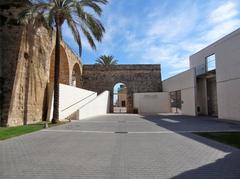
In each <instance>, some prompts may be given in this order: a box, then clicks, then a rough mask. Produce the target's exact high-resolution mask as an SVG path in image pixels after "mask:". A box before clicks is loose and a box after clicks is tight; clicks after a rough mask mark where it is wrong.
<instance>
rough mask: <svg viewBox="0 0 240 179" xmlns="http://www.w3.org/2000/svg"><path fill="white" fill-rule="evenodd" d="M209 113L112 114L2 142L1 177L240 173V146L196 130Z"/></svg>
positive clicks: (204, 126)
mask: <svg viewBox="0 0 240 179" xmlns="http://www.w3.org/2000/svg"><path fill="white" fill-rule="evenodd" d="M239 130H240V125H239V124H234V123H230V122H220V121H217V120H216V119H210V118H204V117H199V118H193V117H187V116H161V115H155V116H141V115H129V114H118V115H114V114H110V115H106V116H101V117H97V118H91V119H88V120H82V121H74V122H71V123H69V124H66V125H62V126H58V127H53V128H49V129H46V130H42V131H39V132H35V133H31V134H27V135H24V136H20V137H16V138H12V139H9V140H5V141H0V178H3V179H10V178H16V179H35V178H36V179H55V178H57V179H92V178H93V179H95V178H96V179H161V178H163V179H164V178H189V179H196V178H201V179H203V178H204V179H205V178H209V179H214V178H216V179H220V178H224V179H226V178H236V179H239V178H240V150H239V149H236V148H233V147H230V146H227V145H224V144H220V143H218V142H215V141H212V140H209V139H206V138H203V137H200V136H197V135H194V134H192V132H194V131H239Z"/></svg>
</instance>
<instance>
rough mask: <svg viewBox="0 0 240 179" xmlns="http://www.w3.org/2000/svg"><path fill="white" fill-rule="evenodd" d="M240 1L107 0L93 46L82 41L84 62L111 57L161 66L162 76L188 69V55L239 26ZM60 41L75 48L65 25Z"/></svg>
mask: <svg viewBox="0 0 240 179" xmlns="http://www.w3.org/2000/svg"><path fill="white" fill-rule="evenodd" d="M239 11H240V1H239V0H110V1H109V4H108V5H107V6H104V7H103V16H102V17H101V21H102V22H103V24H104V26H105V28H106V33H105V35H104V38H103V41H102V43H99V44H97V50H96V51H94V50H92V49H91V48H90V47H89V46H88V44H87V41H86V39H84V38H83V39H82V43H83V55H82V61H83V63H84V64H92V63H94V62H95V59H96V58H97V57H99V56H100V55H103V54H106V55H113V56H114V57H115V58H116V59H117V60H118V63H119V64H161V67H162V78H163V79H166V78H168V77H170V76H173V75H175V74H177V73H179V72H181V71H184V70H186V69H188V60H189V56H190V55H191V54H194V53H195V52H197V51H198V50H200V49H202V48H204V47H206V46H207V45H209V44H211V43H213V42H214V41H216V40H218V39H219V38H221V37H223V36H225V35H227V34H229V33H230V32H232V31H234V30H236V29H237V28H239V27H240V13H239ZM63 35H64V39H65V41H66V42H67V43H68V44H69V45H70V46H71V47H72V48H73V49H74V50H75V51H78V46H77V44H76V43H75V42H74V40H73V38H72V36H71V33H70V31H69V29H68V28H67V27H66V26H64V27H63Z"/></svg>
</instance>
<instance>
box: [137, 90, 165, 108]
mask: <svg viewBox="0 0 240 179" xmlns="http://www.w3.org/2000/svg"><path fill="white" fill-rule="evenodd" d="M133 104H134V108H137V109H138V113H169V112H170V100H169V94H168V93H134V97H133Z"/></svg>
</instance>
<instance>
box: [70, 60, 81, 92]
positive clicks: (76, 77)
mask: <svg viewBox="0 0 240 179" xmlns="http://www.w3.org/2000/svg"><path fill="white" fill-rule="evenodd" d="M80 76H81V72H80V65H79V64H78V63H76V64H75V65H74V66H73V70H72V81H71V85H72V86H75V87H78V88H80V86H81V80H80Z"/></svg>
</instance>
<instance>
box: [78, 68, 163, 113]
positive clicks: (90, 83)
mask: <svg viewBox="0 0 240 179" xmlns="http://www.w3.org/2000/svg"><path fill="white" fill-rule="evenodd" d="M160 71H161V70H160V65H145V64H144V65H110V66H103V65H83V76H82V80H83V88H85V89H88V90H92V91H96V92H98V93H102V92H103V91H105V90H109V91H110V97H111V103H110V106H111V111H112V109H113V87H114V85H115V84H116V83H124V84H125V85H126V87H127V91H128V95H127V112H128V113H132V112H133V93H140V92H161V90H162V87H161V72H160Z"/></svg>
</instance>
